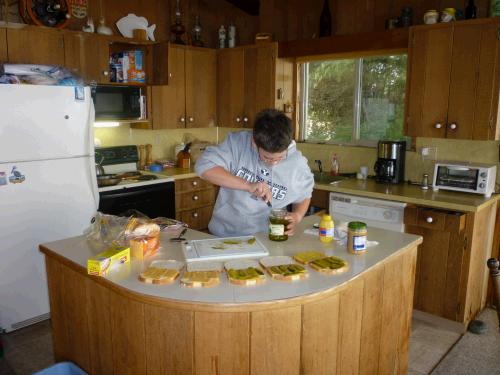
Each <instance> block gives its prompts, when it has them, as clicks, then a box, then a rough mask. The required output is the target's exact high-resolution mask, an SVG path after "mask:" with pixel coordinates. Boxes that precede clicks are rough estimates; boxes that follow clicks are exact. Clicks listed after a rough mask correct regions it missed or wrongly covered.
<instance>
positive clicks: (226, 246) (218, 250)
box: [182, 236, 269, 262]
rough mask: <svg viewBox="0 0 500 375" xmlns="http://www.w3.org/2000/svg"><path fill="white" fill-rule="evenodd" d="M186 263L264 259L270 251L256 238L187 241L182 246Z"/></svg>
mask: <svg viewBox="0 0 500 375" xmlns="http://www.w3.org/2000/svg"><path fill="white" fill-rule="evenodd" d="M182 251H183V253H184V257H185V258H186V262H196V261H204V260H216V259H217V260H226V259H236V258H252V257H263V256H267V255H269V251H268V250H267V249H266V247H265V246H264V245H263V244H262V243H261V242H260V241H259V239H258V238H255V237H254V236H239V237H221V238H210V239H203V240H192V241H186V242H184V243H183V244H182Z"/></svg>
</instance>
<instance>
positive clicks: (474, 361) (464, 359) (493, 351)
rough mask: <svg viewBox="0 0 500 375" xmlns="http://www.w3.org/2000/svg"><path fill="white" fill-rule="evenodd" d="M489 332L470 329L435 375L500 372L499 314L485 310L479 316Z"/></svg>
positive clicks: (441, 363)
mask: <svg viewBox="0 0 500 375" xmlns="http://www.w3.org/2000/svg"><path fill="white" fill-rule="evenodd" d="M478 319H479V320H482V321H483V322H485V323H486V325H487V327H488V331H487V332H486V333H484V334H481V335H475V334H473V333H470V332H467V333H465V335H463V336H462V338H461V339H460V340H459V341H458V342H457V343H456V344H455V346H454V347H453V348H452V349H451V350H450V351H449V353H448V354H447V355H446V356H445V357H444V358H443V359H442V360H441V362H440V363H439V364H438V365H437V366H436V368H435V369H434V371H433V372H432V375H451V374H453V375H471V374H474V375H494V374H500V331H499V327H498V319H497V313H496V311H495V310H492V309H485V310H483V312H482V313H481V314H480V315H479V317H478Z"/></svg>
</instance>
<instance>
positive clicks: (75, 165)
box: [0, 157, 98, 331]
mask: <svg viewBox="0 0 500 375" xmlns="http://www.w3.org/2000/svg"><path fill="white" fill-rule="evenodd" d="M89 165H93V158H92V157H82V158H73V159H59V160H51V161H42V162H38V161H37V162H25V163H16V164H5V163H3V164H2V163H0V202H2V204H1V210H0V233H1V238H2V244H1V246H0V260H1V261H0V327H2V328H4V329H6V330H7V331H10V330H12V329H16V328H20V327H22V326H23V325H25V324H27V323H30V322H34V321H36V319H37V318H39V317H41V316H43V315H44V314H47V313H48V312H49V304H48V298H47V281H46V273H45V265H44V261H43V257H42V254H41V253H40V252H39V251H38V245H39V244H41V243H44V242H48V241H55V240H58V239H62V238H67V237H72V236H76V235H80V234H82V232H83V230H84V229H85V228H87V227H88V226H89V224H90V220H91V219H92V217H93V216H94V214H95V211H96V208H97V203H98V202H97V200H96V197H95V194H96V193H95V189H93V186H92V185H93V184H94V180H95V177H94V179H92V176H91V173H92V171H91V168H90V167H89ZM11 172H12V173H11Z"/></svg>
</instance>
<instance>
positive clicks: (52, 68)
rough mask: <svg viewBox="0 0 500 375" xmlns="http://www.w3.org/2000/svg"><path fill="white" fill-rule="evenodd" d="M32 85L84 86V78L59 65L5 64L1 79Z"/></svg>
mask: <svg viewBox="0 0 500 375" xmlns="http://www.w3.org/2000/svg"><path fill="white" fill-rule="evenodd" d="M12 76H15V77H17V80H18V81H19V83H26V84H31V85H55V86H83V80H82V79H81V78H80V77H78V76H77V75H76V74H74V73H73V72H71V71H70V70H68V69H66V68H63V67H61V66H57V65H38V64H4V65H3V74H2V77H1V78H0V81H4V82H9V83H17V82H15V80H14V81H13V79H12Z"/></svg>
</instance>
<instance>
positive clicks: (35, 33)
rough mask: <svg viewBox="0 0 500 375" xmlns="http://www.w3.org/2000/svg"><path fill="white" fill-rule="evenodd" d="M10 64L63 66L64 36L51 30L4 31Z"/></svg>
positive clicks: (24, 29)
mask: <svg viewBox="0 0 500 375" xmlns="http://www.w3.org/2000/svg"><path fill="white" fill-rule="evenodd" d="M6 32H7V46H8V61H9V62H10V63H23V64H46V65H64V34H63V33H62V32H59V31H54V30H51V29H45V28H41V27H39V28H37V27H24V28H21V29H18V28H16V29H11V28H8V29H6Z"/></svg>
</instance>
